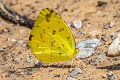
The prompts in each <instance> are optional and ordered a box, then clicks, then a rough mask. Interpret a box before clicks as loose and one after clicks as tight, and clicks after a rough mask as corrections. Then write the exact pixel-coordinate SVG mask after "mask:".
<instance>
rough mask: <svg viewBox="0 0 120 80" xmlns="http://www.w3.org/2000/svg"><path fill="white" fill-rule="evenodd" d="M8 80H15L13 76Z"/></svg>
mask: <svg viewBox="0 0 120 80" xmlns="http://www.w3.org/2000/svg"><path fill="white" fill-rule="evenodd" d="M8 80H16V79H15V78H9V79H8Z"/></svg>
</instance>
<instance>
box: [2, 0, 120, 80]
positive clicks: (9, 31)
mask: <svg viewBox="0 0 120 80" xmlns="http://www.w3.org/2000/svg"><path fill="white" fill-rule="evenodd" d="M6 1H7V5H9V6H10V8H11V9H13V10H15V11H17V12H18V13H20V14H21V15H27V16H28V17H29V18H31V19H33V20H35V18H36V16H37V15H38V13H39V12H40V11H41V10H42V9H43V8H52V9H53V10H54V11H56V12H57V13H58V14H60V15H61V17H62V18H63V19H64V20H65V22H66V23H67V24H70V25H71V22H72V21H74V20H81V21H82V22H83V26H82V28H81V29H79V30H77V29H75V28H71V31H72V33H73V35H74V37H75V41H76V42H78V41H80V40H86V39H89V38H97V39H99V40H101V41H102V42H103V43H104V45H101V46H100V47H98V48H97V49H96V52H95V54H94V55H93V56H91V57H90V58H85V59H78V60H75V61H74V62H73V63H74V64H75V67H78V68H80V69H81V70H82V72H83V73H82V74H78V75H76V76H75V78H76V79H79V80H107V78H108V77H107V74H108V72H109V71H112V72H113V73H114V74H115V75H116V76H117V78H118V80H120V71H119V69H120V68H119V66H118V65H119V63H120V57H119V56H118V57H114V58H111V57H107V56H106V52H107V49H108V47H109V44H110V43H111V42H112V40H111V37H110V34H111V33H112V32H116V31H118V30H120V26H119V25H120V8H119V6H120V2H119V0H102V1H104V2H105V4H103V5H98V1H99V0H6ZM100 1H101V0H100ZM111 21H112V22H114V23H115V25H114V26H113V27H111V28H110V27H108V26H107V25H108V24H109V23H110V22H111ZM0 22H4V24H1V25H0V80H10V79H11V78H14V79H16V80H66V78H67V77H68V76H69V74H70V71H71V70H72V69H73V68H74V67H73V68H69V67H67V66H65V67H64V68H62V67H60V66H55V67H53V66H50V65H52V64H53V63H49V64H45V65H46V66H47V67H40V68H34V62H35V61H37V59H36V58H35V57H34V55H33V54H32V52H31V50H30V49H29V48H28V40H29V34H30V32H31V29H29V28H26V27H25V26H19V25H14V24H12V23H10V22H8V21H6V20H4V19H2V18H0ZM87 25H89V26H87ZM79 31H81V32H82V33H84V35H80V34H77V32H79ZM103 35H104V36H105V40H103V39H101V36H103ZM20 41H23V42H22V44H21V43H20ZM99 53H102V54H103V55H104V59H102V60H101V61H98V60H97V58H98V54H99ZM27 58H30V61H29V62H28V61H27ZM91 60H93V61H94V60H96V61H95V64H94V65H92V64H90V61H91ZM59 64H64V62H60V63H59ZM66 64H67V65H69V64H71V61H67V63H66ZM69 70H70V71H69Z"/></svg>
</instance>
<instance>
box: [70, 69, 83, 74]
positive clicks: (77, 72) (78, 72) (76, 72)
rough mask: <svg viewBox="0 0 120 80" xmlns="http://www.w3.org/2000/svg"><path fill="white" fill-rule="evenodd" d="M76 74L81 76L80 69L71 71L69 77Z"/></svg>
mask: <svg viewBox="0 0 120 80" xmlns="http://www.w3.org/2000/svg"><path fill="white" fill-rule="evenodd" d="M77 74H82V70H81V69H80V68H77V67H76V68H74V69H73V71H72V72H71V73H70V76H75V75H77Z"/></svg>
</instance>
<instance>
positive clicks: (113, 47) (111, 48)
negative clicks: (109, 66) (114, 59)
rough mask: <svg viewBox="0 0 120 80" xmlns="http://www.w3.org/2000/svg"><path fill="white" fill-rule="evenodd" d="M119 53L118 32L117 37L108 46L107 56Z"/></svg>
mask: <svg viewBox="0 0 120 80" xmlns="http://www.w3.org/2000/svg"><path fill="white" fill-rule="evenodd" d="M118 55H120V33H119V34H118V37H117V38H116V39H115V40H113V42H112V43H111V45H110V46H109V48H108V53H107V56H118Z"/></svg>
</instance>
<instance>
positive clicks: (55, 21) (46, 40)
mask: <svg viewBox="0 0 120 80" xmlns="http://www.w3.org/2000/svg"><path fill="white" fill-rule="evenodd" d="M29 47H30V49H31V50H32V52H33V54H34V55H35V56H36V57H37V59H39V60H40V61H41V62H58V61H65V60H71V59H72V58H74V57H75V56H76V54H77V52H78V50H77V49H76V48H75V40H74V38H73V35H72V33H71V32H70V30H69V28H68V26H67V25H66V24H65V22H64V20H63V19H62V18H61V17H60V16H59V15H58V14H57V13H56V12H54V11H53V10H52V9H50V8H45V9H43V10H41V12H40V13H39V15H38V17H37V18H36V20H35V23H34V27H33V28H32V31H31V33H30V37H29Z"/></svg>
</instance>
